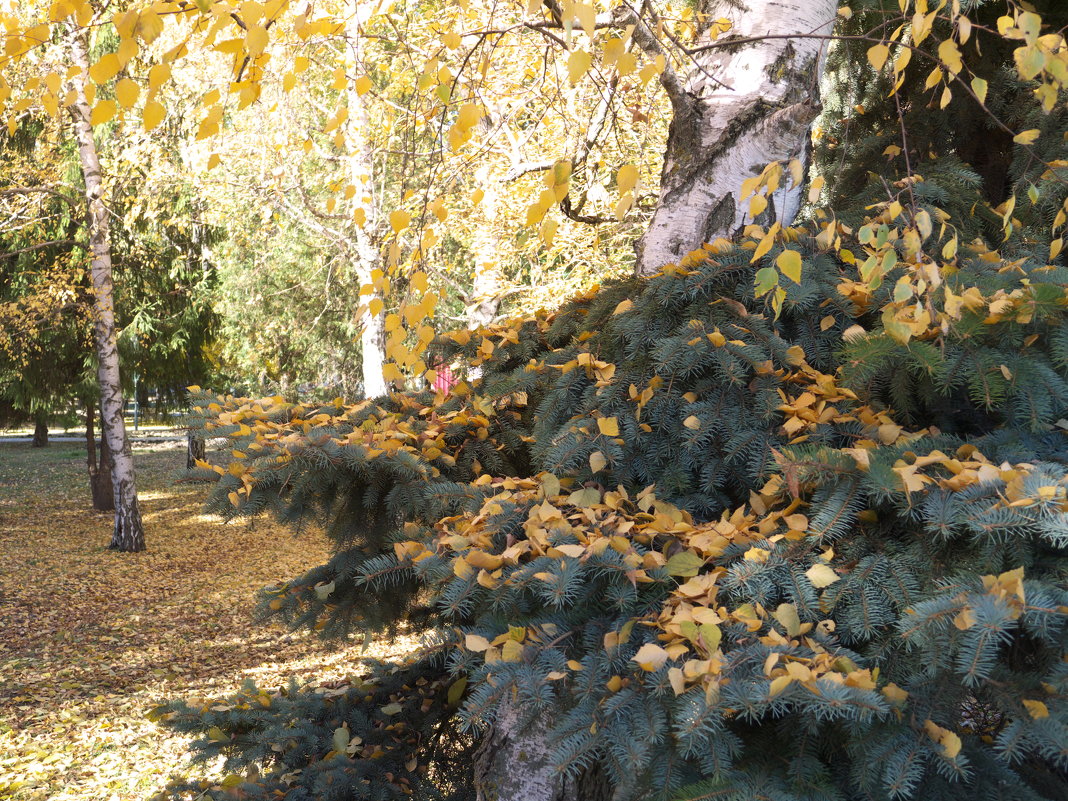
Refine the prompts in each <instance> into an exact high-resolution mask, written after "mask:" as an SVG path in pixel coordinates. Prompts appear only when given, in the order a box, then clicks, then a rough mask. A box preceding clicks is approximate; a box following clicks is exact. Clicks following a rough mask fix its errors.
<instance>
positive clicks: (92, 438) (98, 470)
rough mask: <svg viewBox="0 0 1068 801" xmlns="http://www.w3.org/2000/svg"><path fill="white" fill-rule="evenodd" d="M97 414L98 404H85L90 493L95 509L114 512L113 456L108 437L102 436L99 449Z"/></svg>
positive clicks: (86, 455) (86, 453) (86, 456)
mask: <svg viewBox="0 0 1068 801" xmlns="http://www.w3.org/2000/svg"><path fill="white" fill-rule="evenodd" d="M95 415H96V405H95V404H94V403H93V402H92V401H89V402H88V403H86V405H85V461H86V464H87V466H88V468H89V494H90V496H91V497H92V499H93V508H94V509H96V510H97V511H98V512H112V511H114V510H115V495H114V493H113V492H112V489H111V457H110V456H109V455H108V443H107V440H106V439H104V438H101V440H100V447H99V450H98V448H97V444H96V430H95V426H94V418H95ZM98 457H99V458H98Z"/></svg>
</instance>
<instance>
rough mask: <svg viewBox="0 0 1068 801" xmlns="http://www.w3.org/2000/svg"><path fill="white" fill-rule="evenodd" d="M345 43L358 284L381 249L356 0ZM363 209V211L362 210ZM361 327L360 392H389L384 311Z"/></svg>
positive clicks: (368, 277)
mask: <svg viewBox="0 0 1068 801" xmlns="http://www.w3.org/2000/svg"><path fill="white" fill-rule="evenodd" d="M348 10H349V14H350V17H349V22H350V24H349V31H348V36H349V45H350V47H351V49H352V64H351V67H350V70H351V74H350V78H352V79H353V80H350V81H349V87H348V90H347V92H346V95H347V96H346V99H347V101H348V111H349V117H348V121H347V123H346V128H345V140H346V147H347V148H348V152H349V181H350V182H351V183H352V185H353V186H354V187H356V194H355V195H354V196H353V198H352V204H353V205H352V212H353V214H354V216H356V217H357V218H358V217H361V216H362V220H359V219H357V222H356V231H355V237H354V238H355V240H356V253H355V259H354V263H353V265H352V266H353V270H354V271H355V273H356V277H357V278H358V279H359V281H360V284H361V285H363V284H370V283H371V282H372V277H371V272H372V271H373V270H374V269H375V268H376V267H378V266H379V264H380V261H381V249H380V247H379V242H378V237H377V234H376V231H377V230H378V225H379V219H378V218H379V210H378V204H377V203H376V202H375V197H374V183H373V180H372V177H373V171H372V165H373V161H372V159H373V153H372V151H371V143H370V140H369V139H368V136H367V131H368V127H369V126H370V117H369V115H368V113H367V106H366V104H365V103H364V100H363V98H362V97H361V96H360V94H359V92H357V91H356V87H355V85H354V79H355V76H356V75H357V74H358V71H359V70H360V69H361V66H360V44H359V43H360V31H359V24H360V22H361V19H360V11H359V3H358V2H357V0H350V4H349V9H348ZM361 212H362V214H361ZM374 298H379V299H382V298H381V295H380V294H379V293H377V292H376V293H374V294H372V295H371V296H370V297H369V298H368V301H370V300H372V299H374ZM358 322H359V324H360V326H361V330H360V349H361V354H362V358H363V368H362V372H363V394H364V397H367V398H376V397H379V396H381V395H385V394H386V393H387V392H389V387H387V386H386V379H385V378H384V377H383V375H382V365H383V363H384V362H385V313H384V312H383V311H380V312H379V313H378V314H371V313H370V311H368V312H366V313H365V314H364V315H363V318H362V319H361V320H359V321H358Z"/></svg>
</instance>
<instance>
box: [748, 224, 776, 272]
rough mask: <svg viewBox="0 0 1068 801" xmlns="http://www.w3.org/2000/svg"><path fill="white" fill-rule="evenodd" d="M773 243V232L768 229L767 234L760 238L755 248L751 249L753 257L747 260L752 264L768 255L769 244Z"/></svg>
mask: <svg viewBox="0 0 1068 801" xmlns="http://www.w3.org/2000/svg"><path fill="white" fill-rule="evenodd" d="M774 244H775V234H773V233H771V232H770V231H769V232H768V233H767V235H766V236H765V237H764V238H763V239H761V240H760V244H758V245H757V246H756V250H754V251H753V258H751V259H750V260H749V263H750V264H752V263H753V262H756V261H759V260H760V259H762V258H764V256H766V255H768V251H769V250H771V246H772V245H774Z"/></svg>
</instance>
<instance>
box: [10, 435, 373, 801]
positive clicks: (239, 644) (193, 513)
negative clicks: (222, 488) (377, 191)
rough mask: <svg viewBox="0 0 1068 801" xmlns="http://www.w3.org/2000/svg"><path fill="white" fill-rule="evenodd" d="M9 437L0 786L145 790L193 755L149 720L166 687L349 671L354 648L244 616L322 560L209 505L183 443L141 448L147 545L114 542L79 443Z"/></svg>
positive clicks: (168, 692)
mask: <svg viewBox="0 0 1068 801" xmlns="http://www.w3.org/2000/svg"><path fill="white" fill-rule="evenodd" d="M63 445H64V446H62V447H61V446H59V444H58V443H57V444H56V445H53V446H52V447H50V448H47V449H39V450H33V449H30V448H29V447H28V446H26V445H12V444H0V798H11V799H18V801H31V799H32V800H33V801H37V800H38V799H40V800H41V801H44V799H48V800H49V801H71V800H72V799H79V801H82V800H84V801H118V800H120V799H121V800H122V801H125V799H144V798H147V797H148V796H150V795H151V794H153V793H154V792H156V791H157V790H159V789H160V788H161V787H162V786H163V785H164V784H165V783H166V780H167V778H168V776H170V775H171V774H172V773H175V772H178V771H180V770H181V769H182V767H183V766H184V764H185V762H186V755H185V746H186V741H185V740H184V739H182V738H178V737H175V736H172V735H171V734H170V733H169V732H167V731H165V730H163V729H160V728H158V727H157V726H156V725H154V724H152V723H150V722H149V721H148V720H147V719H146V718H145V712H146V711H147V710H148V709H150V708H151V707H152V706H154V705H156V703H158V702H159V701H160V700H163V699H172V698H189V697H193V696H199V697H210V696H215V695H219V694H225V693H227V692H229V691H231V690H234V689H236V688H237V687H239V686H240V685H241V683H242V682H243V681H245V680H246V679H248V678H253V679H255V680H256V682H257V683H258V684H260V685H262V686H267V687H277V686H279V685H282V684H285V683H287V682H288V680H289V678H290V677H296V678H297V679H298V680H302V679H311V678H313V677H315V678H319V679H323V680H330V679H337V678H341V677H343V676H345V675H347V674H349V673H352V672H354V670H356V669H357V665H356V662H357V660H358V658H359V656H361V655H374V656H384V655H386V653H387V651H388V647H387V646H380V647H372V649H371V651H370V653H364V652H362V651H361V650H360V649H359V648H349V649H345V650H341V651H338V650H335V649H332V648H330V647H327V646H325V645H323V644H322V643H320V642H318V641H317V640H314V639H311V638H309V637H307V636H306V635H302V634H292V633H287V632H285V631H283V630H281V629H279V628H277V627H258V626H254V625H253V624H252V622H251V612H252V607H253V605H254V596H255V593H256V591H257V590H258V589H259V588H260V587H263V586H265V585H267V584H272V583H275V582H277V581H280V580H284V579H287V578H292V577H294V576H296V575H299V574H300V573H302V572H303V571H304V570H306V569H307V568H309V567H311V566H313V565H316V564H321V563H322V562H323V561H324V560H325V557H326V540H325V538H324V537H322V536H321V535H320V534H318V533H317V532H308V533H306V534H304V535H302V536H301V537H300V538H296V537H294V536H293V534H292V533H291V532H289V531H288V530H286V529H282V528H280V527H278V526H276V525H274V524H273V523H270V522H267V521H258V522H257V523H256V525H255V526H249V525H247V524H245V523H240V524H229V525H226V524H223V523H222V522H221V521H220V520H218V519H217V518H212V517H210V516H207V515H204V514H203V513H202V511H201V508H200V505H201V502H202V499H203V497H204V494H205V488H203V487H197V486H188V485H176V484H174V479H175V478H176V477H178V476H179V475H180V474H181V468H182V467H184V462H185V452H184V449H177V448H164V447H157V448H154V449H151V450H150V449H138V450H137V451H136V452H135V457H136V462H137V469H138V482H139V484H140V487H141V491H142V496H143V501H142V507H143V513H144V518H145V521H146V538H147V542H148V548H149V550H148V551H147V552H145V553H141V554H116V553H113V552H111V551H108V550H107V549H106V545H107V543H108V539H109V536H110V527H111V519H110V516H109V515H106V514H100V513H95V512H93V511H91V509H90V508H89V506H88V489H87V484H86V479H85V465H84V454H83V452H82V451H80V450H79V449H77V448H72V447H69V446H67V445H66V443H64V444H63Z"/></svg>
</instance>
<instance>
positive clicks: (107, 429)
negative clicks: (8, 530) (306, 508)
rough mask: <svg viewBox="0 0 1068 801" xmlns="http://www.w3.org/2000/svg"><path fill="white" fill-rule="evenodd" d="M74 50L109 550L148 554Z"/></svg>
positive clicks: (79, 53) (103, 221)
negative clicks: (108, 494)
mask: <svg viewBox="0 0 1068 801" xmlns="http://www.w3.org/2000/svg"><path fill="white" fill-rule="evenodd" d="M70 49H71V60H72V61H73V63H74V65H75V66H76V67H79V68H80V72H79V74H78V75H76V76H75V77H74V79H73V82H74V91H75V101H74V103H73V104H72V105H71V107H70V110H71V114H72V116H73V117H74V134H75V138H76V139H77V143H78V156H79V160H80V162H81V168H82V177H83V179H84V181H85V201H86V206H87V218H88V226H89V244H90V247H91V250H92V265H91V273H92V281H93V339H94V343H95V345H96V357H97V381H98V383H99V385H100V428H101V430H102V432H103V439H104V441H105V443H106V445H107V450H108V454H109V457H110V460H111V487H112V496H113V499H114V505H115V506H114V508H115V526H114V529H113V530H112V535H111V543H110V544H109V545H108V547H109V548H112V549H114V550H117V551H143V550H144V549H145V534H144V529H143V527H142V525H141V510H140V509H139V507H138V504H137V488H136V486H135V484H134V465H133V455H132V453H131V452H130V442H129V440H128V439H127V437H126V425H125V423H124V421H123V416H122V413H123V398H122V384H121V383H120V381H119V350H118V334H117V331H116V329H115V299H114V292H113V283H112V275H111V241H110V236H109V230H108V216H107V209H106V208H104V202H103V199H102V197H103V191H104V188H103V181H102V177H101V171H100V157H99V154H98V153H97V149H96V140H95V139H94V138H93V128H92V126H91V125H90V124H89V114H90V107H89V102H88V100H87V99H86V94H85V82H86V80H87V77H86V76H87V75H88V72H89V58H88V54H87V52H86V44H85V42H84V41H83V40H82V38H81V34H80V33H72V35H71V39H70Z"/></svg>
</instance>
